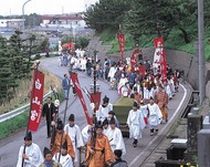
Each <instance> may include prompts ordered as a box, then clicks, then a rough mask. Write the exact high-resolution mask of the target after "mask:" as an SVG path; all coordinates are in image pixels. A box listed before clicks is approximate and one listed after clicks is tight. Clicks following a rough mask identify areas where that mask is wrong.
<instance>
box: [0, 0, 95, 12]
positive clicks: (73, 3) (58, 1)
mask: <svg viewBox="0 0 210 167" xmlns="http://www.w3.org/2000/svg"><path fill="white" fill-rule="evenodd" d="M26 1H27V0H0V15H10V14H11V15H16V14H19V15H21V14H22V5H23V4H24V2H26ZM96 1H97V0H31V1H30V2H28V3H27V5H26V6H25V14H30V13H37V14H62V13H72V12H81V11H84V10H85V4H92V3H95V2H96Z"/></svg>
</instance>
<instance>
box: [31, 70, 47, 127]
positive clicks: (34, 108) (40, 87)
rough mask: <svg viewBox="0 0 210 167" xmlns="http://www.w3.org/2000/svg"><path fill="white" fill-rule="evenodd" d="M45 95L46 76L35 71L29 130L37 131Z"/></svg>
mask: <svg viewBox="0 0 210 167" xmlns="http://www.w3.org/2000/svg"><path fill="white" fill-rule="evenodd" d="M43 93H44V74H43V73H42V72H40V71H38V70H35V71H34V79H33V87H32V92H31V108H30V109H31V111H30V115H29V120H28V130H29V131H37V129H38V127H39V124H40V121H41V115H42V101H43Z"/></svg>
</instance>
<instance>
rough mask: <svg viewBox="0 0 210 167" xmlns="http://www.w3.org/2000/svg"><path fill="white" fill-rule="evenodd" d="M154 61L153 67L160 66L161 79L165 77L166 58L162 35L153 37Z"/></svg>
mask: <svg viewBox="0 0 210 167" xmlns="http://www.w3.org/2000/svg"><path fill="white" fill-rule="evenodd" d="M154 47H155V54H154V62H153V67H154V68H158V67H160V74H161V77H162V79H163V80H165V79H166V78H167V59H166V51H165V49H164V40H163V37H157V38H155V39H154Z"/></svg>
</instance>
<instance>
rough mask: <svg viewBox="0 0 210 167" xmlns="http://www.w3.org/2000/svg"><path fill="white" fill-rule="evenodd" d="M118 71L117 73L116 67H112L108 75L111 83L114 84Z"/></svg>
mask: <svg viewBox="0 0 210 167" xmlns="http://www.w3.org/2000/svg"><path fill="white" fill-rule="evenodd" d="M116 71H117V67H116V65H112V66H111V68H110V69H109V73H108V78H109V81H110V83H111V82H113V80H114V76H115V73H116Z"/></svg>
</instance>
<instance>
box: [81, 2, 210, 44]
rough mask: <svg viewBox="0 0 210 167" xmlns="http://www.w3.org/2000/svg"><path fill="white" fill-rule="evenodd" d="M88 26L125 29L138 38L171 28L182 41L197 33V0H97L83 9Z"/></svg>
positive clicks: (208, 7)
mask: <svg viewBox="0 0 210 167" xmlns="http://www.w3.org/2000/svg"><path fill="white" fill-rule="evenodd" d="M204 6H205V10H204V14H205V23H206V25H205V26H206V28H208V27H209V26H210V22H209V21H208V20H209V19H210V1H207V0H206V1H204ZM85 21H86V23H87V25H88V26H89V27H90V28H93V29H95V30H96V31H97V32H102V31H104V30H106V29H107V28H111V29H112V30H113V31H114V32H117V31H118V30H119V27H122V29H121V30H123V31H125V32H126V33H129V34H131V35H132V37H133V39H134V41H135V42H137V43H138V42H139V38H140V37H141V36H142V35H147V34H151V35H158V36H160V35H163V36H164V38H166V39H167V37H168V35H169V33H170V32H171V31H172V30H173V29H177V30H179V32H180V36H181V37H182V39H183V40H184V42H185V43H189V42H191V41H192V40H193V38H195V37H196V35H197V0H100V1H99V2H97V3H96V4H95V5H92V6H90V7H89V8H88V9H87V11H86V13H85Z"/></svg>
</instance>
